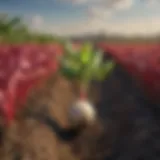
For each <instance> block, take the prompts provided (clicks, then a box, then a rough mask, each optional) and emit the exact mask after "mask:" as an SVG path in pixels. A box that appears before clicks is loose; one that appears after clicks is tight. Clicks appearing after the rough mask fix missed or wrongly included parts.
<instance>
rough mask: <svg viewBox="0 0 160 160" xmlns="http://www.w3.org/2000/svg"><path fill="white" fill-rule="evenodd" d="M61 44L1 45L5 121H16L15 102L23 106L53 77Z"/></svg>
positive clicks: (1, 98)
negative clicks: (39, 84)
mask: <svg viewBox="0 0 160 160" xmlns="http://www.w3.org/2000/svg"><path fill="white" fill-rule="evenodd" d="M61 53H62V49H61V47H60V46H58V45H36V44H25V45H17V46H8V45H6V46H4V45H3V46H0V109H1V112H2V113H3V114H4V117H5V118H6V122H7V123H10V121H11V120H12V119H13V118H14V114H15V112H16V110H17V108H16V107H17V106H16V105H15V104H16V103H24V102H25V98H26V95H27V92H28V90H29V89H30V88H31V87H32V86H33V85H34V84H35V83H37V82H38V81H39V80H42V79H43V78H47V76H48V75H50V74H54V72H55V71H56V69H57V61H56V55H58V54H61Z"/></svg>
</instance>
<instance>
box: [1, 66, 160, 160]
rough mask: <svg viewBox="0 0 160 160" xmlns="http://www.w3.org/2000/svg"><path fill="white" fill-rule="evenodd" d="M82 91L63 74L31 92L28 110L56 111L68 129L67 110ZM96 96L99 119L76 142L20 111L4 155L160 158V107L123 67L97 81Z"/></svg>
mask: <svg viewBox="0 0 160 160" xmlns="http://www.w3.org/2000/svg"><path fill="white" fill-rule="evenodd" d="M76 94H77V93H76V92H75V90H74V84H73V83H71V82H70V81H67V80H65V79H64V78H63V77H60V76H57V77H56V78H55V79H54V80H50V81H48V82H47V84H44V85H43V86H41V87H39V88H38V89H35V90H34V91H33V92H32V93H31V94H30V95H29V97H28V101H27V103H26V108H27V109H29V110H31V111H32V112H35V113H36V112H37V113H38V112H42V111H43V112H44V113H45V114H50V115H51V116H52V117H53V118H54V119H56V120H57V121H58V123H59V124H60V125H61V126H62V127H66V128H67V127H68V126H69V123H68V119H67V109H68V107H69V106H70V105H71V103H72V102H73V100H74V99H75V97H76V96H75V95H76ZM90 97H91V99H92V100H94V102H95V105H96V109H97V113H98V115H99V119H98V120H97V123H96V124H94V125H93V126H90V127H89V128H86V130H85V131H84V132H83V133H82V134H81V135H80V136H79V137H77V138H76V139H75V140H74V141H73V142H64V141H62V140H61V139H59V138H58V137H57V135H56V134H55V133H53V132H52V131H51V130H50V128H48V127H47V126H46V125H45V124H42V123H40V122H38V121H36V120H34V119H31V118H26V117H23V116H21V115H23V114H22V113H21V112H20V113H19V114H18V115H17V119H16V120H15V122H14V123H13V124H12V125H11V127H10V128H9V129H8V130H6V131H5V136H4V138H3V144H2V145H1V146H2V147H1V157H0V159H1V160H105V159H106V160H108V159H109V160H144V159H145V160H151V159H152V160H158V159H160V154H159V153H160V131H159V130H160V126H159V121H158V118H157V116H156V114H155V112H154V111H155V108H156V109H157V108H158V107H157V106H156V105H155V104H152V103H151V102H149V101H148V100H146V99H145V96H144V94H143V93H142V92H141V91H140V90H139V89H138V87H137V84H136V82H134V81H133V80H132V78H131V77H130V76H128V74H127V73H126V72H124V70H123V69H122V68H120V67H119V66H117V67H116V69H115V71H114V72H113V73H112V74H111V75H110V76H109V77H108V78H107V79H106V80H105V81H104V82H103V83H97V82H96V83H95V82H93V84H92V87H91V91H90ZM44 106H45V108H44Z"/></svg>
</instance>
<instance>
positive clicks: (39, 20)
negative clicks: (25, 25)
mask: <svg viewBox="0 0 160 160" xmlns="http://www.w3.org/2000/svg"><path fill="white" fill-rule="evenodd" d="M43 23H44V19H43V17H42V16H40V15H35V16H33V17H32V18H31V25H32V27H33V28H39V27H40V26H41V25H43Z"/></svg>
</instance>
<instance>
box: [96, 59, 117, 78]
mask: <svg viewBox="0 0 160 160" xmlns="http://www.w3.org/2000/svg"><path fill="white" fill-rule="evenodd" d="M114 66H115V64H114V62H112V61H109V62H107V63H105V64H101V67H100V68H99V69H98V70H97V72H96V74H95V78H96V79H97V80H99V81H102V80H104V79H105V78H106V76H108V75H109V73H111V71H112V70H113V69H114Z"/></svg>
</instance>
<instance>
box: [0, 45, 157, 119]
mask: <svg viewBox="0 0 160 160" xmlns="http://www.w3.org/2000/svg"><path fill="white" fill-rule="evenodd" d="M98 47H99V48H101V49H103V50H104V52H107V53H109V54H111V55H112V56H113V57H114V58H115V61H116V62H117V63H120V64H121V65H122V66H124V68H125V69H127V70H128V71H129V72H130V73H132V75H133V76H134V77H136V78H137V80H139V82H141V85H143V86H144V88H145V89H146V91H149V93H150V95H152V96H154V98H155V96H156V95H160V83H159V82H160V46H159V45H116V44H112V45H111V44H110V45H107V44H99V45H98ZM61 53H63V49H62V46H60V45H58V44H48V45H42V44H41V45H38V44H23V45H0V106H1V108H2V109H3V112H4V114H5V117H7V120H11V119H12V118H13V115H14V112H15V110H16V109H15V108H14V107H15V106H16V105H14V103H15V102H16V101H18V102H23V101H24V100H25V97H26V94H27V91H28V89H29V88H30V87H32V85H33V84H34V83H36V82H37V80H39V79H42V77H46V76H47V75H49V74H51V73H53V72H55V71H56V69H57V61H56V58H55V57H56V56H57V55H59V54H61ZM158 98H159V97H157V99H158Z"/></svg>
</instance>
